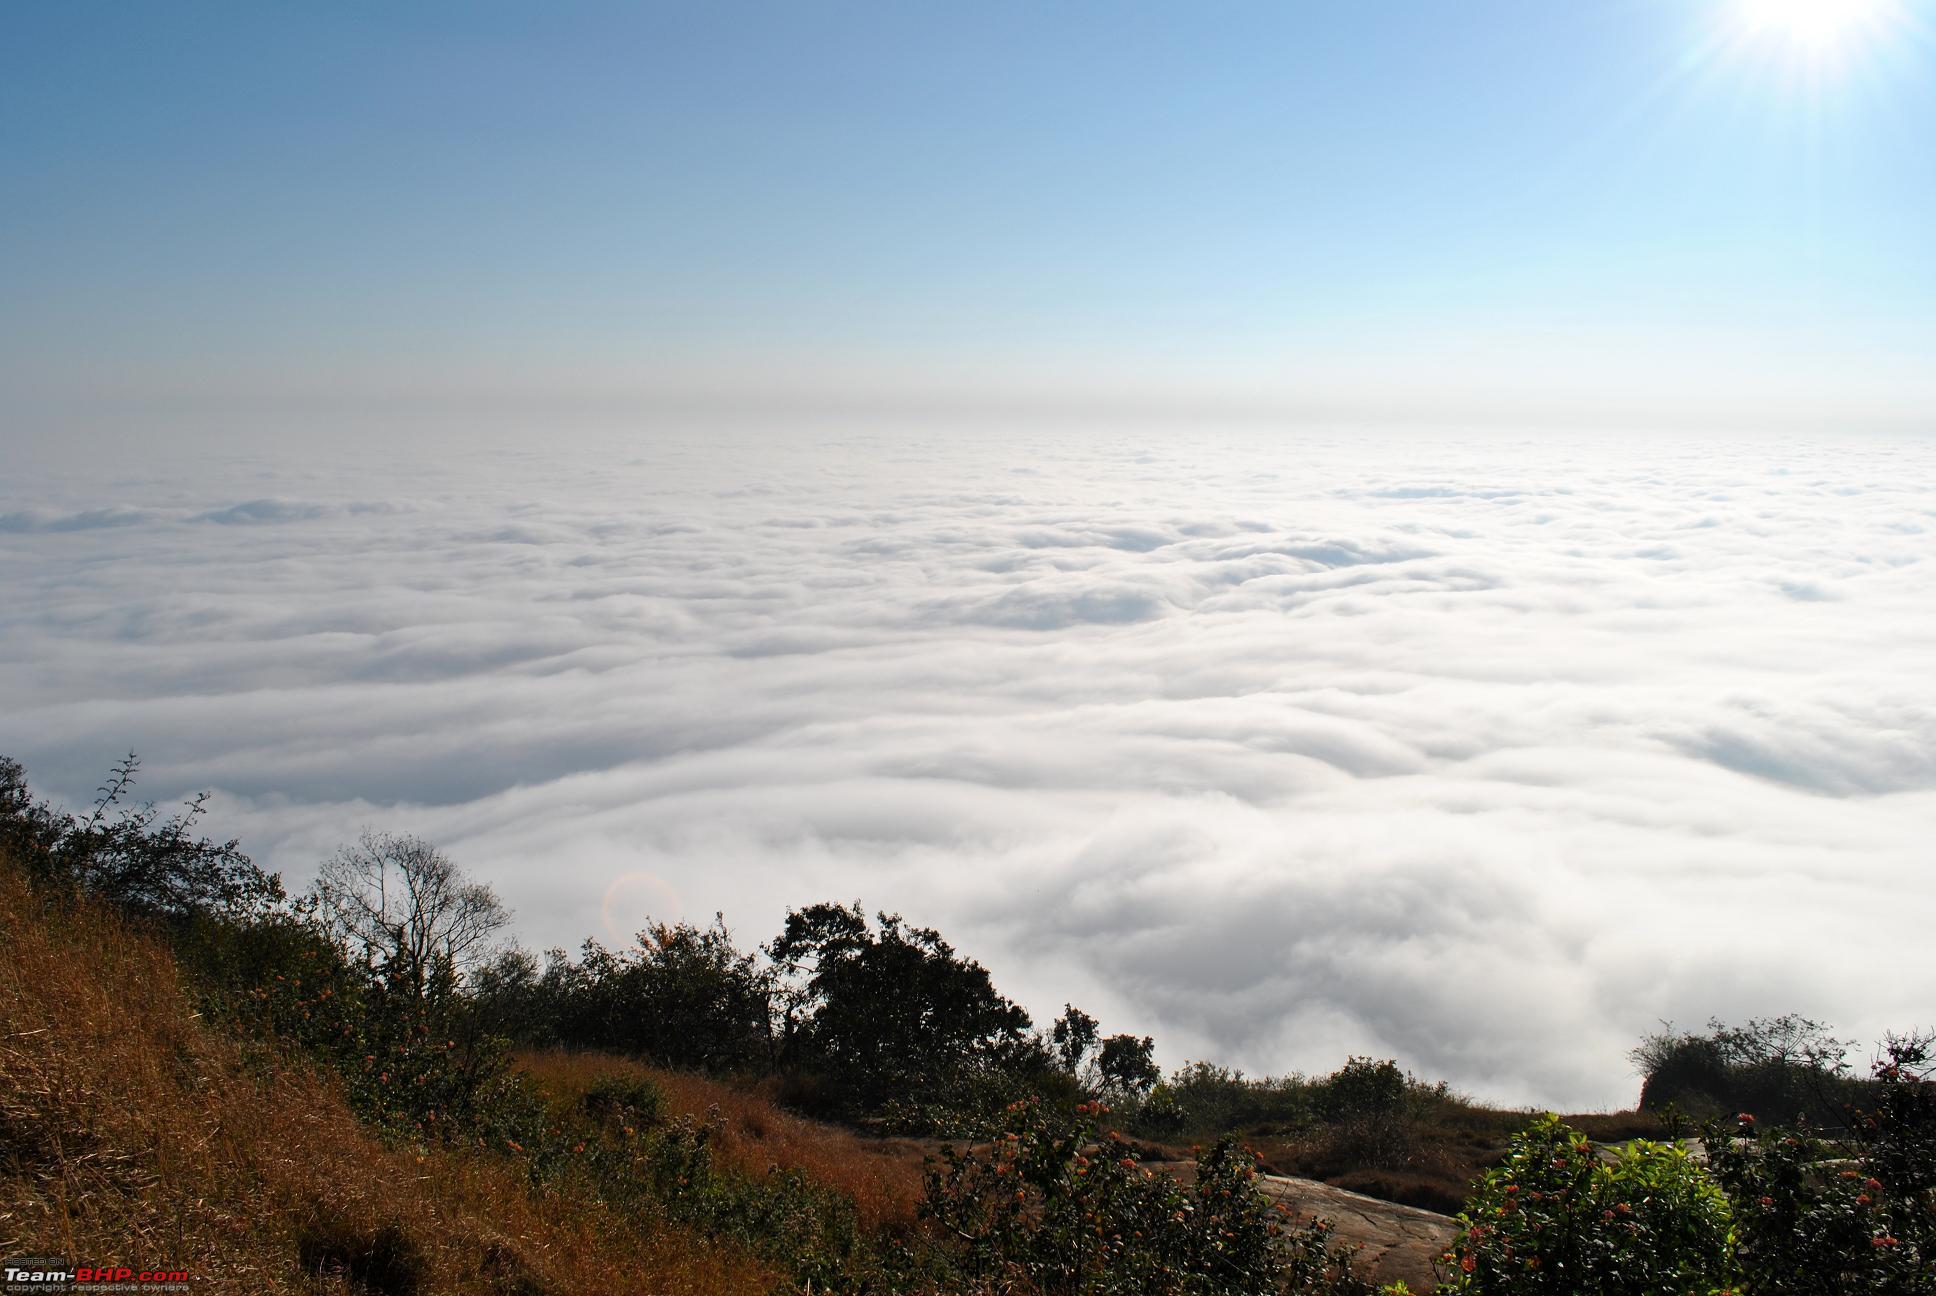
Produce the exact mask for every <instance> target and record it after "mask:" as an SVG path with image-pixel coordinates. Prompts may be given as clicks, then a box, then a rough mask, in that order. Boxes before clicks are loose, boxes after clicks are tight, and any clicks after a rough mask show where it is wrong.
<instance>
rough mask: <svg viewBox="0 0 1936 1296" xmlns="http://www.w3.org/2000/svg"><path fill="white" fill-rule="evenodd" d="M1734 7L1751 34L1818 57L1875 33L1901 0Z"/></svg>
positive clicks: (1769, 0)
mask: <svg viewBox="0 0 1936 1296" xmlns="http://www.w3.org/2000/svg"><path fill="white" fill-rule="evenodd" d="M1735 6H1736V11H1737V13H1738V16H1739V18H1740V21H1741V23H1742V25H1743V26H1744V27H1745V28H1746V29H1747V30H1748V32H1749V34H1751V35H1754V36H1757V37H1767V38H1773V39H1777V40H1781V41H1785V42H1787V43H1788V44H1789V45H1791V46H1793V47H1794V48H1796V49H1797V50H1799V51H1800V52H1801V53H1803V54H1806V55H1809V56H1811V57H1817V58H1820V57H1826V56H1829V55H1832V54H1834V53H1835V52H1836V51H1837V50H1839V49H1841V48H1842V47H1844V46H1846V45H1847V44H1849V43H1850V42H1851V41H1853V40H1855V39H1857V38H1859V37H1863V36H1868V35H1872V34H1874V33H1875V32H1876V31H1877V30H1879V29H1880V28H1882V27H1884V26H1886V25H1887V24H1888V22H1889V20H1890V19H1891V18H1893V17H1894V16H1896V11H1897V10H1898V9H1899V7H1900V6H1899V0H1735Z"/></svg>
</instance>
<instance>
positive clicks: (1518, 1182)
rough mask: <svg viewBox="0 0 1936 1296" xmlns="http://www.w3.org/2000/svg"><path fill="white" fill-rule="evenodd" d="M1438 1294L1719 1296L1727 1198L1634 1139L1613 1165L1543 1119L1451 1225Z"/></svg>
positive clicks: (1663, 1149) (1685, 1166)
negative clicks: (1445, 1281)
mask: <svg viewBox="0 0 1936 1296" xmlns="http://www.w3.org/2000/svg"><path fill="white" fill-rule="evenodd" d="M1458 1222H1459V1225H1460V1227H1461V1230H1462V1231H1461V1233H1460V1235H1459V1237H1458V1239H1457V1241H1456V1242H1455V1243H1454V1246H1453V1249H1452V1251H1451V1252H1450V1253H1449V1254H1448V1256H1447V1260H1448V1261H1449V1262H1450V1264H1451V1265H1452V1269H1453V1276H1452V1280H1451V1282H1450V1284H1449V1285H1448V1286H1447V1287H1446V1288H1445V1289H1444V1290H1446V1291H1448V1292H1454V1293H1461V1294H1462V1296H1654V1294H1655V1293H1665V1292H1674V1293H1683V1292H1688V1293H1718V1292H1722V1291H1725V1290H1726V1289H1727V1288H1728V1285H1729V1283H1730V1281H1731V1279H1732V1278H1733V1257H1732V1254H1731V1243H1732V1232H1731V1224H1730V1211H1729V1205H1728V1199H1727V1197H1726V1196H1725V1195H1724V1194H1723V1193H1722V1191H1721V1189H1720V1187H1719V1186H1718V1185H1717V1184H1716V1183H1715V1182H1714V1181H1713V1180H1712V1179H1711V1178H1709V1177H1708V1175H1707V1174H1706V1172H1704V1171H1703V1170H1702V1169H1701V1167H1700V1166H1699V1165H1698V1164H1697V1163H1696V1162H1695V1161H1694V1160H1693V1159H1692V1158H1691V1157H1690V1156H1689V1155H1688V1154H1687V1153H1686V1152H1685V1151H1684V1150H1682V1149H1680V1148H1678V1147H1672V1146H1665V1145H1661V1144H1655V1143H1648V1142H1645V1141H1638V1142H1635V1143H1634V1144H1632V1145H1630V1146H1629V1147H1628V1148H1627V1149H1626V1150H1625V1151H1623V1152H1622V1153H1621V1154H1620V1155H1619V1157H1618V1159H1617V1160H1615V1161H1614V1162H1613V1163H1612V1164H1607V1163H1604V1162H1602V1161H1600V1160H1599V1159H1598V1158H1597V1157H1596V1156H1595V1155H1594V1151H1593V1147H1592V1145H1591V1144H1590V1143H1588V1142H1587V1139H1586V1136H1585V1135H1584V1134H1580V1133H1578V1132H1577V1131H1574V1130H1572V1129H1569V1128H1567V1127H1566V1126H1565V1125H1564V1124H1562V1123H1561V1122H1560V1120H1559V1118H1558V1117H1556V1116H1544V1117H1541V1118H1540V1119H1539V1120H1537V1121H1535V1122H1534V1123H1533V1124H1532V1125H1531V1126H1529V1127H1528V1128H1527V1129H1526V1130H1525V1131H1524V1132H1523V1133H1521V1134H1520V1135H1518V1136H1517V1137H1516V1138H1514V1139H1513V1142H1512V1148H1511V1151H1510V1152H1509V1153H1508V1154H1507V1157H1506V1160H1505V1162H1504V1163H1503V1164H1502V1165H1500V1166H1499V1167H1498V1168H1497V1169H1494V1170H1492V1171H1489V1172H1488V1173H1487V1174H1486V1175H1485V1176H1484V1177H1483V1178H1482V1179H1481V1180H1480V1181H1479V1183H1478V1185H1477V1186H1476V1188H1475V1191H1474V1193H1473V1195H1472V1199H1471V1200H1470V1202H1468V1204H1467V1206H1466V1209H1465V1211H1464V1212H1463V1213H1462V1214H1461V1215H1460V1216H1459V1217H1458Z"/></svg>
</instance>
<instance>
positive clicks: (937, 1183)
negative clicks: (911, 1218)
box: [922, 1099, 1370, 1296]
mask: <svg viewBox="0 0 1936 1296" xmlns="http://www.w3.org/2000/svg"><path fill="white" fill-rule="evenodd" d="M1101 1112H1102V1108H1101V1107H1100V1106H1099V1105H1098V1104H1094V1103H1083V1104H1081V1105H1079V1106H1078V1107H1076V1108H1075V1110H1074V1111H1073V1112H1065V1111H1062V1110H1059V1109H1056V1108H1054V1107H1052V1106H1050V1105H1048V1104H1045V1103H1043V1102H1041V1101H1039V1100H1036V1099H1027V1100H1024V1101H1021V1102H1017V1103H1014V1104H1012V1105H1010V1107H1009V1108H1008V1109H1007V1111H1006V1113H1005V1116H1006V1120H1005V1126H1006V1128H1004V1129H1003V1130H1002V1132H1001V1133H1000V1134H999V1135H998V1136H997V1137H996V1139H995V1140H994V1142H993V1143H992V1145H990V1146H988V1147H986V1148H983V1149H979V1150H974V1151H969V1152H960V1151H957V1150H955V1149H954V1148H947V1149H944V1150H943V1153H942V1156H941V1158H940V1160H939V1162H938V1164H936V1165H935V1166H934V1167H933V1168H932V1169H931V1170H930V1171H929V1175H928V1187H927V1197H926V1200H925V1202H924V1203H923V1206H922V1214H923V1216H924V1217H925V1218H926V1219H928V1220H929V1221H931V1222H932V1224H933V1225H934V1228H935V1231H936V1233H937V1234H938V1235H939V1236H940V1237H941V1238H942V1239H943V1240H944V1241H945V1242H948V1243H950V1244H951V1245H952V1248H953V1251H954V1262H955V1265H956V1267H957V1268H958V1269H959V1270H960V1272H961V1273H962V1275H963V1276H964V1278H966V1279H967V1280H968V1281H969V1282H972V1283H974V1284H976V1285H977V1287H978V1289H980V1290H988V1291H1002V1292H1017V1293H1031V1294H1040V1296H1077V1294H1080V1296H1119V1294H1120V1296H1131V1294H1132V1293H1133V1294H1135V1296H1212V1294H1213V1293H1214V1294H1217V1296H1226V1294H1227V1296H1263V1294H1265V1293H1275V1292H1278V1291H1280V1290H1284V1287H1283V1283H1284V1282H1285V1281H1286V1280H1287V1279H1295V1280H1297V1282H1298V1285H1297V1286H1296V1287H1295V1288H1293V1290H1298V1291H1318V1290H1328V1291H1335V1292H1339V1293H1357V1292H1369V1290H1370V1288H1369V1287H1367V1286H1365V1285H1364V1284H1362V1283H1359V1282H1357V1281H1356V1280H1354V1279H1352V1278H1351V1277H1350V1274H1349V1270H1350V1261H1349V1256H1348V1254H1347V1253H1346V1252H1344V1251H1343V1250H1342V1249H1336V1250H1334V1249H1332V1248H1331V1247H1330V1246H1329V1244H1328V1232H1327V1230H1325V1229H1324V1228H1323V1227H1322V1226H1316V1227H1312V1228H1308V1229H1306V1230H1304V1231H1303V1232H1301V1233H1297V1234H1289V1233H1287V1231H1286V1229H1285V1222H1286V1221H1285V1218H1284V1212H1283V1210H1282V1208H1280V1207H1276V1206H1273V1205H1272V1204H1271V1203H1269V1202H1268V1201H1266V1200H1265V1198H1264V1197H1263V1195H1262V1194H1261V1193H1259V1192H1258V1191H1257V1187H1256V1182H1255V1181H1256V1168H1255V1158H1254V1157H1253V1156H1252V1155H1251V1154H1250V1153H1248V1152H1247V1151H1245V1150H1243V1149H1242V1148H1240V1147H1238V1146H1237V1144H1236V1143H1235V1141H1234V1140H1231V1139H1225V1140H1223V1141H1221V1142H1219V1143H1218V1144H1217V1145H1216V1146H1215V1147H1212V1148H1210V1149H1208V1150H1207V1151H1204V1152H1202V1153H1201V1154H1200V1155H1199V1157H1198V1160H1197V1177H1196V1182H1195V1183H1194V1184H1193V1185H1191V1186H1189V1187H1187V1188H1186V1187H1185V1186H1184V1185H1182V1184H1181V1183H1179V1182H1177V1181H1176V1180H1175V1179H1173V1178H1170V1177H1169V1176H1167V1175H1162V1174H1158V1173H1156V1172H1154V1171H1151V1170H1149V1169H1147V1168H1146V1167H1144V1166H1142V1165H1141V1164H1140V1163H1139V1162H1138V1161H1137V1159H1136V1157H1135V1156H1134V1155H1133V1154H1132V1153H1131V1152H1130V1151H1129V1150H1128V1149H1127V1148H1126V1147H1125V1146H1124V1145H1123V1144H1122V1143H1121V1142H1120V1141H1119V1139H1118V1138H1117V1137H1116V1136H1115V1135H1113V1134H1112V1135H1109V1136H1107V1137H1102V1136H1099V1133H1098V1128H1097V1120H1096V1118H1097V1117H1098V1116H1099V1115H1100V1114H1101ZM1314 1282H1323V1283H1326V1284H1327V1286H1325V1287H1322V1288H1320V1287H1316V1286H1313V1285H1312V1283H1314Z"/></svg>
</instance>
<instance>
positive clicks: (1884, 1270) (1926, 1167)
mask: <svg viewBox="0 0 1936 1296" xmlns="http://www.w3.org/2000/svg"><path fill="white" fill-rule="evenodd" d="M1930 1045H1931V1040H1930V1038H1929V1037H1927V1036H1922V1037H1914V1038H1907V1039H1893V1040H1891V1041H1889V1043H1888V1044H1887V1045H1886V1047H1885V1050H1884V1054H1883V1057H1882V1059H1881V1060H1880V1061H1878V1062H1877V1064H1876V1066H1875V1069H1874V1071H1875V1088H1874V1089H1873V1091H1872V1096H1871V1100H1870V1101H1869V1102H1868V1103H1866V1104H1865V1105H1863V1106H1861V1107H1857V1108H1855V1109H1853V1110H1852V1111H1851V1112H1850V1113H1849V1119H1848V1121H1847V1125H1848V1128H1849V1134H1848V1135H1847V1137H1846V1138H1844V1139H1840V1140H1836V1141H1831V1140H1828V1139H1825V1138H1821V1137H1819V1136H1814V1135H1811V1134H1809V1133H1808V1132H1806V1131H1801V1130H1785V1131H1771V1132H1769V1133H1766V1134H1759V1135H1757V1133H1756V1130H1755V1126H1756V1124H1757V1122H1754V1121H1751V1120H1744V1121H1742V1122H1740V1123H1739V1125H1738V1126H1737V1127H1736V1128H1734V1129H1732V1130H1729V1129H1723V1128H1720V1127H1714V1128H1711V1129H1710V1130H1709V1132H1708V1136H1707V1139H1706V1143H1707V1152H1708V1158H1709V1161H1710V1163H1711V1164H1712V1166H1713V1168H1714V1173H1715V1176H1716V1177H1717V1178H1718V1179H1719V1180H1720V1182H1721V1183H1722V1185H1723V1186H1725V1187H1726V1189H1727V1190H1728V1193H1729V1195H1730V1196H1731V1197H1732V1198H1733V1199H1734V1202H1735V1219H1736V1228H1737V1230H1738V1231H1739V1237H1740V1246H1739V1254H1740V1258H1741V1263H1742V1266H1743V1269H1744V1271H1745V1273H1746V1276H1747V1283H1748V1289H1749V1290H1750V1291H1752V1292H1754V1293H1755V1294H1756V1296H1812V1294H1813V1293H1816V1292H1864V1293H1875V1294H1876V1296H1931V1293H1936V1068H1932V1066H1931V1056H1930Z"/></svg>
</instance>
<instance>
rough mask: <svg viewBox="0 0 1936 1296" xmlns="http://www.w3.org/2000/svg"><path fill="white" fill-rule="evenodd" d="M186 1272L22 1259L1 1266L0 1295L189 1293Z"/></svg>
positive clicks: (46, 1257) (44, 1257)
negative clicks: (116, 1292) (27, 1293)
mask: <svg viewBox="0 0 1936 1296" xmlns="http://www.w3.org/2000/svg"><path fill="white" fill-rule="evenodd" d="M187 1290H188V1271H187V1270H186V1269H142V1268H137V1267H136V1266H134V1265H123V1264H91V1263H90V1264H81V1263H78V1262H76V1261H73V1260H62V1259H57V1258H55V1257H53V1256H22V1257H20V1258H19V1259H17V1260H9V1261H7V1262H6V1263H5V1264H3V1265H0V1292H4V1293H6V1296H14V1293H15V1292H110V1291H141V1292H156V1291H187Z"/></svg>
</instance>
